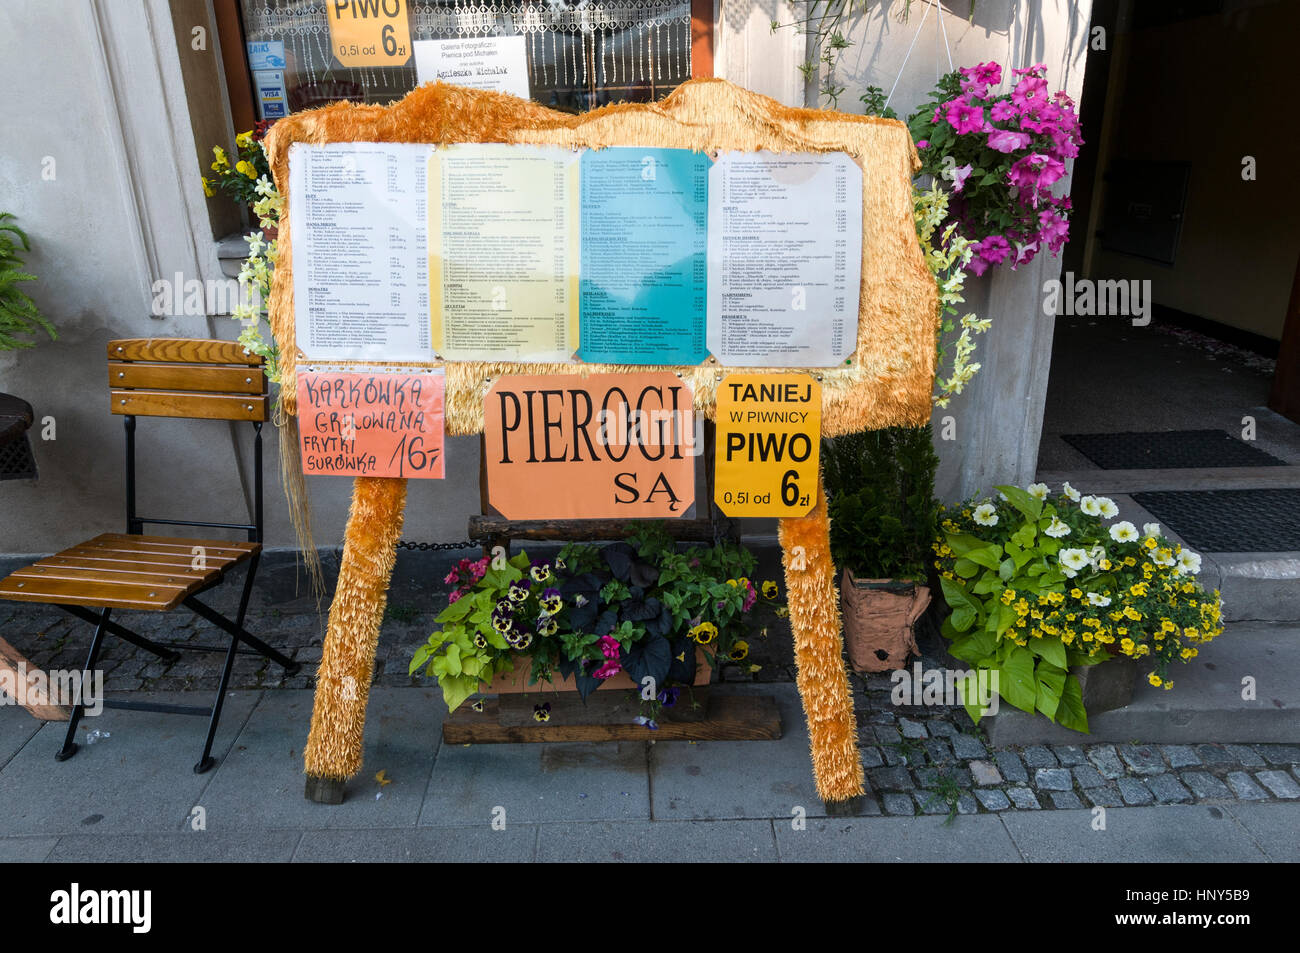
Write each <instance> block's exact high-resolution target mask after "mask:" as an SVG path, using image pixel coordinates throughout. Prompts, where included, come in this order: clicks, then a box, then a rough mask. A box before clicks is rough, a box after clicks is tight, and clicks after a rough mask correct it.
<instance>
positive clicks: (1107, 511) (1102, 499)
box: [1097, 496, 1119, 520]
mask: <svg viewBox="0 0 1300 953" xmlns="http://www.w3.org/2000/svg"><path fill="white" fill-rule="evenodd" d="M1097 507H1098V509H1100V510H1101V515H1102V516H1103V517H1105V518H1106V519H1108V520H1110V519H1114V518H1115V517H1116V516H1119V507H1118V506H1116V505H1115V501H1114V500H1112V499H1111V498H1110V497H1108V496H1099V497H1097Z"/></svg>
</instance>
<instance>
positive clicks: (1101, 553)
mask: <svg viewBox="0 0 1300 953" xmlns="http://www.w3.org/2000/svg"><path fill="white" fill-rule="evenodd" d="M1105 558H1106V550H1105V549H1104V548H1102V546H1101V545H1100V544H1098V545H1096V546H1093V547H1092V549H1090V550H1088V562H1089V563H1090V564H1091V565H1092V568H1093V569H1096V568H1097V567H1098V566H1099V565H1101V561H1102V560H1103V559H1105Z"/></svg>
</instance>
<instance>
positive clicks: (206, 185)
mask: <svg viewBox="0 0 1300 953" xmlns="http://www.w3.org/2000/svg"><path fill="white" fill-rule="evenodd" d="M202 178H203V194H204V195H206V196H207V197H208V198H212V196H214V195H216V194H217V193H216V192H213V191H212V183H211V182H209V181H208V177H207V176H206V175H205V176H203V177H202Z"/></svg>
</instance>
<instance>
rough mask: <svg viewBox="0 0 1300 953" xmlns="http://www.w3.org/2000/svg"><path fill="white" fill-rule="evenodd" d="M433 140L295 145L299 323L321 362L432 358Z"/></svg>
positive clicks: (303, 345) (292, 190)
mask: <svg viewBox="0 0 1300 953" xmlns="http://www.w3.org/2000/svg"><path fill="white" fill-rule="evenodd" d="M430 151H431V147H430V146H427V145H421V144H406V143H366V142H353V143H331V144H328V145H310V144H307V143H294V144H293V145H292V146H290V148H289V195H290V202H289V209H290V212H289V215H290V229H291V234H292V236H293V262H294V268H293V298H294V322H295V328H296V333H297V344H298V348H299V350H301V351H302V352H303V354H305V355H306V356H307V358H308V359H309V360H315V361H331V360H340V361H359V360H373V361H380V362H382V361H430V360H432V359H433V356H434V352H433V346H432V329H431V327H430V320H429V263H428V231H427V224H426V223H427V212H426V206H427V196H428V189H427V184H426V182H425V178H426V174H427V171H426V170H427V161H428V157H429V153H430Z"/></svg>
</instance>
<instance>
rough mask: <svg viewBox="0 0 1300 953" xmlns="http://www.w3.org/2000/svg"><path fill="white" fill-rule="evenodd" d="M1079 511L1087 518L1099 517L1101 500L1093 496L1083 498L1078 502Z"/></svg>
mask: <svg viewBox="0 0 1300 953" xmlns="http://www.w3.org/2000/svg"><path fill="white" fill-rule="evenodd" d="M1079 509H1081V510H1083V511H1084V512H1085V513H1087V514H1088V515H1089V516H1100V515H1101V500H1099V499H1097V497H1095V496H1085V497H1084V498H1083V499H1082V500H1080V501H1079Z"/></svg>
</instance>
